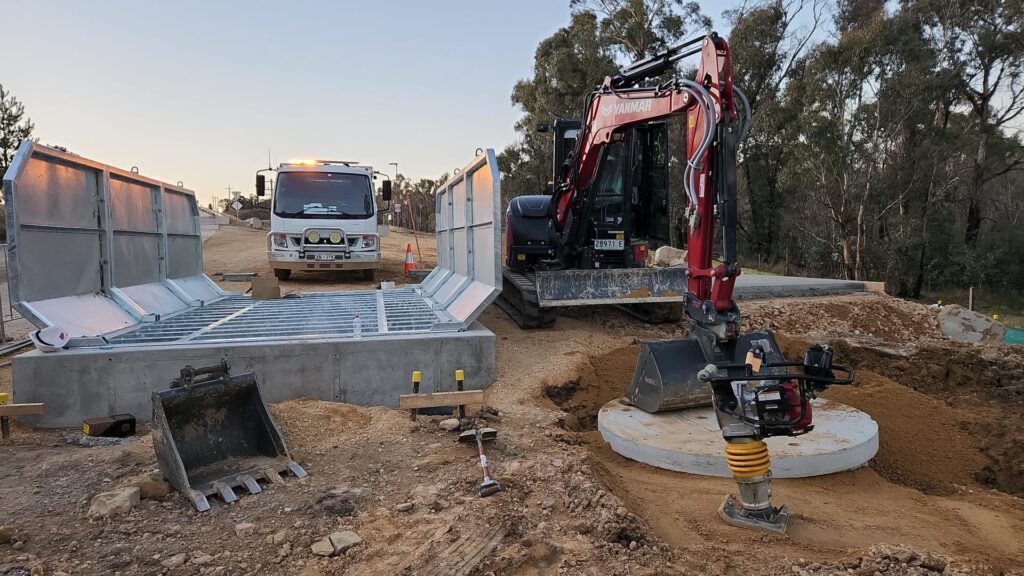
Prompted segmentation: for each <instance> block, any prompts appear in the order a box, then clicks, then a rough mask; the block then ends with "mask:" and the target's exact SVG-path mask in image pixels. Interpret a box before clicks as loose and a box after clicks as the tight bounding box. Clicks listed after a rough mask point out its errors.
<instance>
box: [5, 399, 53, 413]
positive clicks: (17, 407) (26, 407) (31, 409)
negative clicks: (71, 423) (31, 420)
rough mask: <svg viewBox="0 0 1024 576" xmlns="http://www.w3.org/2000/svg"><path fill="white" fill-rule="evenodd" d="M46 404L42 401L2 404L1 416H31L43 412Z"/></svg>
mask: <svg viewBox="0 0 1024 576" xmlns="http://www.w3.org/2000/svg"><path fill="white" fill-rule="evenodd" d="M45 411H46V406H45V405H44V404H43V403H42V402H38V403H35V404H0V416H30V415H33V414H42V413H43V412H45Z"/></svg>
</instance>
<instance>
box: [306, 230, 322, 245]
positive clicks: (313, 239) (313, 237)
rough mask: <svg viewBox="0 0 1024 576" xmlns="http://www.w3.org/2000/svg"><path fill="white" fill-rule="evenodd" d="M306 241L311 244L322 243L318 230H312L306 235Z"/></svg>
mask: <svg viewBox="0 0 1024 576" xmlns="http://www.w3.org/2000/svg"><path fill="white" fill-rule="evenodd" d="M306 241H307V242H309V243H310V244H316V243H317V242H319V241H320V233H319V232H317V231H316V230H310V231H309V232H307V233H306Z"/></svg>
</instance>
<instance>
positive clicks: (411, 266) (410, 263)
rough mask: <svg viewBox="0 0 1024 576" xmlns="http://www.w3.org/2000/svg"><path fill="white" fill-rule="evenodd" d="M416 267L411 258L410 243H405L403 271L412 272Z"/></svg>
mask: <svg viewBox="0 0 1024 576" xmlns="http://www.w3.org/2000/svg"><path fill="white" fill-rule="evenodd" d="M414 268H416V262H414V261H413V259H412V244H406V245H405V271H406V272H412V271H413V269H414Z"/></svg>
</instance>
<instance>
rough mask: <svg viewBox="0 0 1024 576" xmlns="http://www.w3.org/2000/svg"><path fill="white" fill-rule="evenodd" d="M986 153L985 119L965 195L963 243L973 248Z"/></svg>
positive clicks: (979, 215) (979, 229) (979, 222)
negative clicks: (965, 216) (965, 209)
mask: <svg viewBox="0 0 1024 576" xmlns="http://www.w3.org/2000/svg"><path fill="white" fill-rule="evenodd" d="M987 153H988V130H987V128H986V126H985V119H984V118H983V119H982V122H981V134H979V136H978V154H977V156H975V158H974V170H973V174H972V175H971V188H970V190H969V191H968V194H967V226H966V228H965V229H964V242H966V243H967V245H968V246H974V244H975V242H977V240H978V233H979V232H981V200H982V191H983V190H984V188H985V158H986V155H987Z"/></svg>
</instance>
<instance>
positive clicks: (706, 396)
mask: <svg viewBox="0 0 1024 576" xmlns="http://www.w3.org/2000/svg"><path fill="white" fill-rule="evenodd" d="M755 340H759V341H764V340H768V341H770V343H771V346H772V347H773V348H774V349H775V350H778V346H777V345H776V344H775V337H774V336H772V333H771V332H749V333H746V334H741V335H740V336H739V338H737V339H736V340H735V341H733V342H731V343H729V344H728V345H726V346H723V347H719V346H716V345H715V344H714V343H713V342H711V341H706V342H701V340H700V339H699V338H696V337H691V338H680V339H678V340H655V341H651V342H641V343H640V357H639V358H638V359H637V363H636V369H635V370H634V371H633V381H632V382H631V383H630V385H629V389H628V390H627V391H626V400H628V401H629V402H630V403H631V404H632V405H634V406H636V407H637V408H639V409H641V410H643V411H644V412H651V413H655V412H664V411H666V410H678V409H680V408H694V407H697V406H709V405H711V386H710V385H709V384H706V383H703V382H701V381H700V380H698V379H697V373H698V372H700V371H701V370H703V369H704V367H705V366H707V365H708V364H723V363H729V364H732V363H738V364H742V363H743V361H744V359H745V358H746V354H747V351H748V350H750V347H751V343H752V342H753V341H755Z"/></svg>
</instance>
